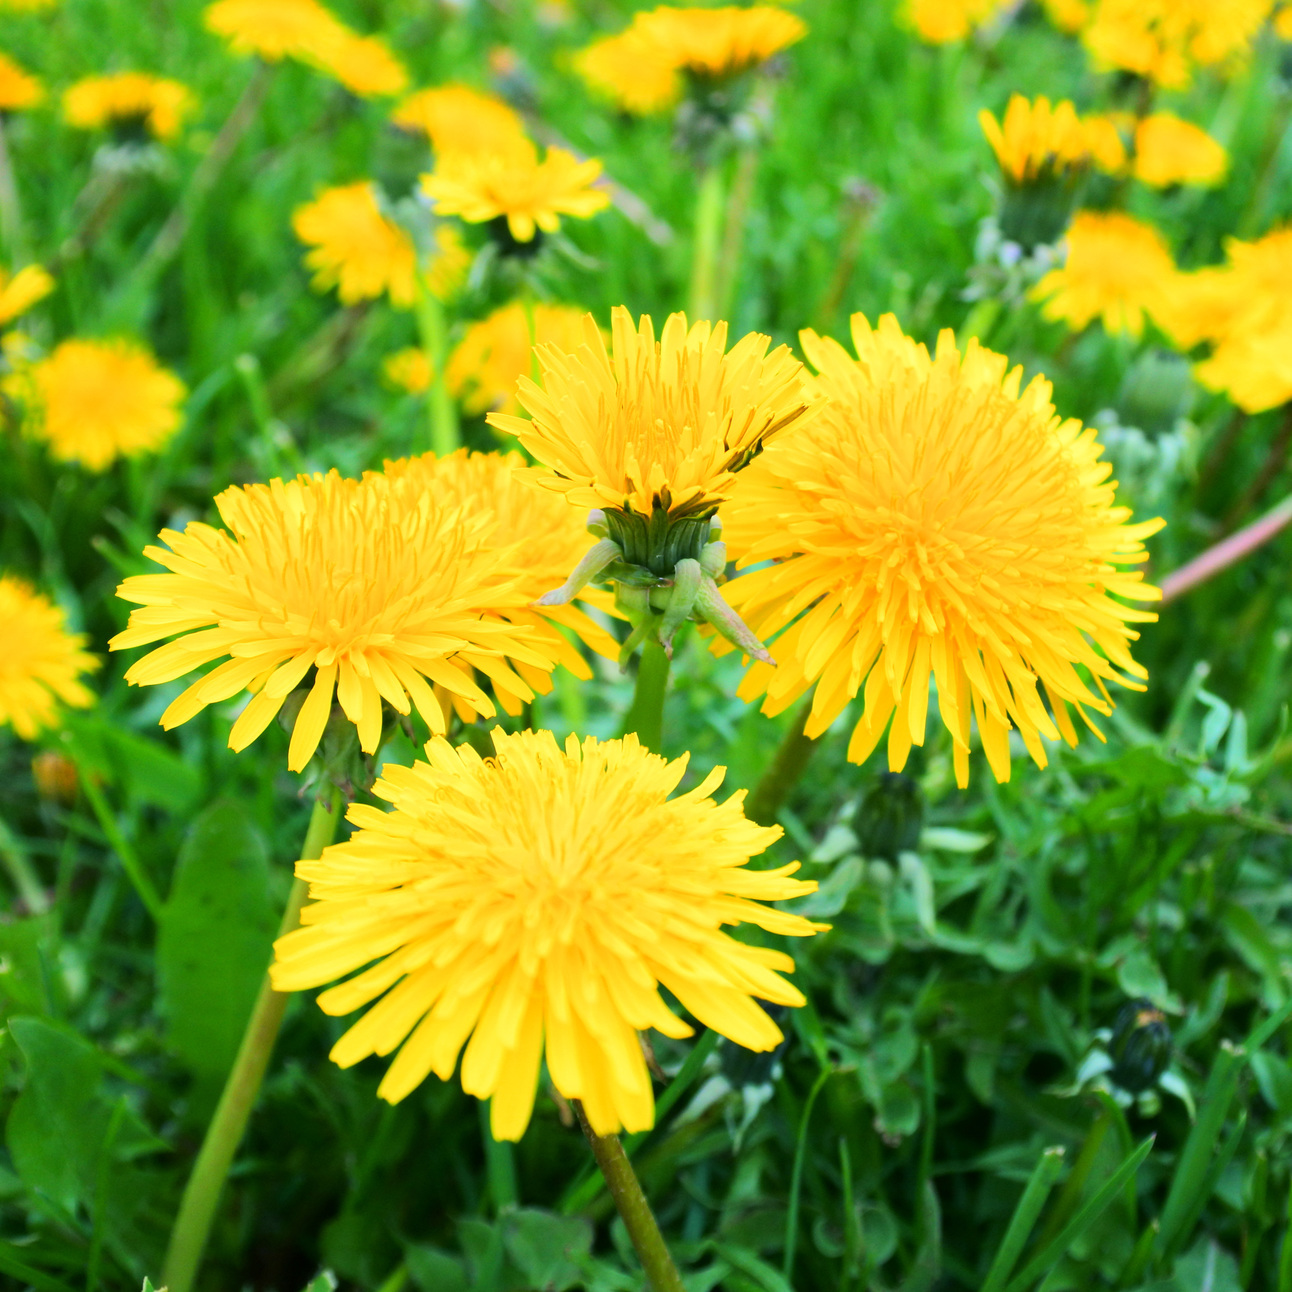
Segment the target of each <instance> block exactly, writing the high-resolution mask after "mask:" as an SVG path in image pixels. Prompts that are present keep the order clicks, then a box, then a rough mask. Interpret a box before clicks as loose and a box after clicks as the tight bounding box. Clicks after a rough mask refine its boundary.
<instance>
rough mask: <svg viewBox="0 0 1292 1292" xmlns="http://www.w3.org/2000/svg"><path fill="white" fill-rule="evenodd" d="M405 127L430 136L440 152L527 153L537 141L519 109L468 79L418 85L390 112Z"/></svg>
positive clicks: (523, 154)
mask: <svg viewBox="0 0 1292 1292" xmlns="http://www.w3.org/2000/svg"><path fill="white" fill-rule="evenodd" d="M390 119H391V120H392V121H393V122H394V123H395V124H396V125H397V126H401V127H403V129H405V130H416V131H419V132H420V133H422V134H424V135H425V136H426V137H427V139H429V140H430V143H431V147H432V148H433V149H434V150H435V152H436V154H437V155H439V156H446V155H448V154H449V153H465V154H467V155H477V156H479V155H485V156H503V157H506V156H512V155H518V156H520V157H525V158H528V157H530V156H532V154H533V145H532V144H531V143H530V142H529V138H528V137H527V136H526V134H525V123H524V122H523V121H522V120H521V119H520V114H519V113H518V112H516V110H515V109H514V108H512V107H510V106H509V105H508V104H506V103H504V102H503V101H502V100H501V99H499V98H496V97H495V96H494V95H492V94H481V93H480V91H479V90H473V89H472V88H471V87H470V86H468V85H437V86H432V87H431V88H430V89H427V90H418V91H417V93H416V94H413V95H410V96H409V97H408V98H407V99H405V100H404V101H403V102H402V103H401V104H400V105H399V106H398V107H397V108H396V109H395V110H394V112H392V113H391V114H390Z"/></svg>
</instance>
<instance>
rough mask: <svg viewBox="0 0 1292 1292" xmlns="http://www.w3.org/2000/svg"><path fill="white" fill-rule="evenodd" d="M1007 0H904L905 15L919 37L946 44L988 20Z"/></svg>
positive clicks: (937, 43) (966, 34)
mask: <svg viewBox="0 0 1292 1292" xmlns="http://www.w3.org/2000/svg"><path fill="white" fill-rule="evenodd" d="M1009 3H1010V0H906V16H907V20H908V21H909V22H910V24H911V26H913V27H914V28H915V30H916V31H917V32H918V33H919V35H920V39H921V40H926V41H928V43H929V44H931V45H948V44H950V43H951V42H952V41H957V40H964V39H965V37H966V36H968V35H970V34H971V33H972V32H974V31H976V30H977V29H978V28H979V27H981V26H983V25H985V24H986V23H989V22H990V21H991V20H992V19H993V18H995V17H996V15H997V14H999V13H1000V12H1001V11H1002V10H1003V9H1005V8H1007V7H1008V5H1009Z"/></svg>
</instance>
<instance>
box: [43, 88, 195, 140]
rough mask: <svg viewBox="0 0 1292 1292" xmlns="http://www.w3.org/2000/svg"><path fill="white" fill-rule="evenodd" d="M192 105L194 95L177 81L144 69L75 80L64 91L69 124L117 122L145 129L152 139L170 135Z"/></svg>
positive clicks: (94, 126)
mask: <svg viewBox="0 0 1292 1292" xmlns="http://www.w3.org/2000/svg"><path fill="white" fill-rule="evenodd" d="M192 109H193V95H192V93H191V91H190V90H189V89H188V87H187V86H184V85H181V84H180V83H179V82H178V81H171V80H167V79H166V78H164V77H160V76H150V75H149V74H148V73H146V72H118V73H116V74H115V75H112V76H89V77H86V78H85V79H84V80H81V81H77V83H76V84H75V85H73V86H71V87H70V88H69V89H68V90H67V91H66V92H65V93H64V95H63V115H64V117H66V119H67V122H68V124H69V125H73V126H78V127H80V128H81V129H82V130H96V129H99V128H101V127H103V126H109V125H116V126H118V127H121V128H124V129H127V130H129V129H132V128H133V129H135V130H137V131H138V132H139V133H143V132H144V131H147V133H149V134H151V135H152V136H153V137H154V138H155V139H161V140H167V139H173V138H174V137H175V136H176V135H177V134H178V133H179V128H180V123H181V121H182V120H183V118H184V117H185V116H186V115H187V114H188V113H189V112H191V111H192Z"/></svg>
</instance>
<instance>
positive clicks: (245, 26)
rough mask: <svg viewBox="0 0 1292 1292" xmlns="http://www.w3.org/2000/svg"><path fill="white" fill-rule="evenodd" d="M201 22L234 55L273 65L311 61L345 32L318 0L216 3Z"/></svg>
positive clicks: (230, 0)
mask: <svg viewBox="0 0 1292 1292" xmlns="http://www.w3.org/2000/svg"><path fill="white" fill-rule="evenodd" d="M204 21H205V23H206V25H207V28H208V29H209V30H210V31H213V32H214V33H215V34H216V35H217V36H223V37H224V38H225V39H226V40H227V41H228V42H229V45H230V48H231V49H232V50H233V52H234V53H235V54H256V55H258V56H259V57H260V58H263V59H265V60H267V61H268V62H275V63H276V62H278V61H279V60H280V59H283V58H298V59H308V58H312V57H314V56H315V55H316V54H317V52H318V51H319V50H321V49H326V48H327V47H329V46H335V44H336V42H337V40H338V38H339V37H340V36H343V35H344V34H345V32H346V30H347V29H346V27H345V25H344V24H343V23H341V22H340V21H339V20H338V19H337V18H336V17H334V16H333V15H332V14H331V13H330V12H329V11H328V10H327V9H325V8H324V7H323V6H322V5H321V4H319V3H317V0H215V3H214V4H212V5H208V6H207V8H206V11H205V14H204Z"/></svg>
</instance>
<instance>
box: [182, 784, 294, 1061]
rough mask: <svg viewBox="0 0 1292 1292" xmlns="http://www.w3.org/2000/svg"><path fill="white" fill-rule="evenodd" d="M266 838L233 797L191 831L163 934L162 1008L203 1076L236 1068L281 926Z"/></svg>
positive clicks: (216, 805) (187, 1056)
mask: <svg viewBox="0 0 1292 1292" xmlns="http://www.w3.org/2000/svg"><path fill="white" fill-rule="evenodd" d="M269 880H270V873H269V861H268V855H267V852H266V848H265V844H264V841H263V840H262V838H261V836H260V834H259V832H258V831H257V830H256V828H255V827H254V826H253V825H252V824H251V823H250V822H249V821H248V820H247V816H246V813H245V812H244V811H243V810H242V809H241V808H239V807H237V806H236V805H235V804H233V803H228V802H221V803H214V804H212V805H211V806H210V807H209V808H207V809H206V811H204V812H203V813H202V814H201V815H200V816H199V817H198V818H197V820H196V821H194V822H193V824H192V826H191V827H190V828H189V832H188V835H187V837H186V838H185V840H184V845H183V847H182V848H181V849H180V852H179V858H178V860H177V862H176V866H175V879H174V882H173V884H172V886H171V894H170V898H169V899H168V901H167V902H166V907H165V910H164V912H163V916H162V921H161V926H160V928H159V929H158V934H157V977H158V987H159V992H160V1001H159V1004H160V1009H161V1013H162V1016H163V1017H164V1018H165V1020H166V1035H167V1039H168V1041H169V1042H170V1045H171V1047H172V1048H173V1049H174V1050H175V1051H176V1053H177V1054H179V1056H180V1057H181V1058H182V1059H183V1060H184V1062H185V1063H186V1064H187V1065H188V1066H189V1068H190V1069H192V1071H193V1072H194V1073H196V1074H197V1075H199V1076H201V1077H205V1078H207V1079H213V1080H218V1079H219V1078H220V1077H222V1076H223V1075H224V1073H225V1072H227V1071H228V1069H229V1067H230V1065H231V1064H232V1062H233V1058H234V1055H235V1054H236V1053H237V1050H238V1044H239V1042H240V1040H241V1039H242V1031H243V1028H244V1027H245V1025H246V1021H247V1017H248V1015H249V1014H250V1013H251V1007H252V1004H253V1003H254V1001H255V999H256V993H257V992H258V991H259V990H260V985H261V983H262V982H263V980H264V975H265V967H266V965H267V964H268V963H269V956H270V948H271V945H272V942H273V936H274V931H275V927H276V925H275V919H274V911H273V905H272V902H271V900H270V883H269Z"/></svg>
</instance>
